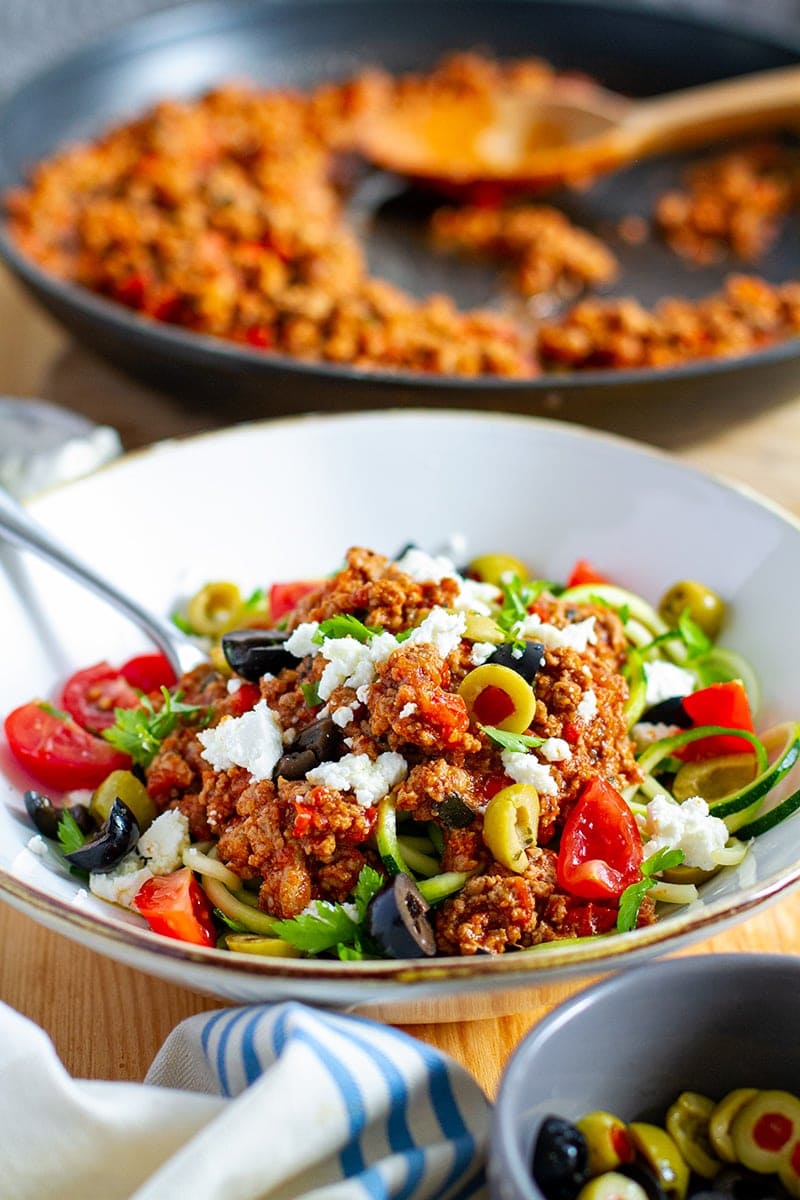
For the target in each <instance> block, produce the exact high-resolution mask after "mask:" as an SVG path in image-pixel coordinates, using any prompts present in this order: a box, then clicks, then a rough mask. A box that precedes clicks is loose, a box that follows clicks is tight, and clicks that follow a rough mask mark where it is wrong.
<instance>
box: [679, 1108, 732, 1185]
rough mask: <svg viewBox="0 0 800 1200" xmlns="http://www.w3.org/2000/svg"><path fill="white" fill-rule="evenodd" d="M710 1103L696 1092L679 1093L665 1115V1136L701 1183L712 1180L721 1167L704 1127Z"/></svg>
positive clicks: (710, 1110) (710, 1109)
mask: <svg viewBox="0 0 800 1200" xmlns="http://www.w3.org/2000/svg"><path fill="white" fill-rule="evenodd" d="M713 1111H714V1101H713V1100H710V1099H709V1098H708V1096H702V1095H701V1094H700V1093H699V1092H681V1094H680V1096H678V1099H677V1100H676V1101H675V1103H674V1104H673V1105H671V1106H670V1108H669V1110H668V1112H667V1133H669V1135H670V1137H671V1138H672V1140H673V1141H674V1142H675V1145H676V1146H677V1147H678V1149H679V1150H680V1152H681V1154H682V1155H683V1157H684V1158H685V1159H686V1162H687V1163H688V1164H689V1166H690V1167H691V1168H692V1170H693V1171H695V1172H696V1173H697V1174H698V1175H702V1177H703V1179H713V1178H714V1176H715V1175H716V1174H717V1172H718V1171H719V1169H720V1167H721V1166H722V1163H721V1162H720V1160H719V1159H718V1158H717V1157H716V1155H715V1154H714V1150H713V1147H712V1145H711V1140H710V1137H709V1133H708V1123H709V1121H710V1119H711V1114H712V1113H713Z"/></svg>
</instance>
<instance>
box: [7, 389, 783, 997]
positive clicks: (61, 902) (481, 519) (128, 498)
mask: <svg viewBox="0 0 800 1200" xmlns="http://www.w3.org/2000/svg"><path fill="white" fill-rule="evenodd" d="M32 510H33V512H34V514H35V515H36V516H37V517H38V518H39V519H40V520H41V521H42V522H43V523H44V524H46V525H47V526H48V528H50V529H51V530H52V531H53V532H54V533H55V534H57V535H58V536H60V537H61V538H62V539H63V540H64V541H65V542H66V543H67V544H68V545H69V546H70V547H72V549H73V550H75V551H76V552H77V553H79V554H80V555H81V556H82V557H83V558H84V559H87V560H90V561H92V562H93V563H94V564H95V565H96V566H97V567H98V568H99V569H100V570H101V571H103V572H104V573H105V574H106V575H107V576H109V577H110V578H112V579H113V580H114V581H115V582H116V583H117V584H119V585H121V586H122V587H123V588H125V589H128V590H129V591H130V592H131V593H133V594H135V595H136V596H137V598H138V599H139V600H140V601H141V602H143V603H144V604H145V605H147V606H149V607H150V608H151V609H153V610H155V611H157V612H160V613H162V614H164V615H166V614H167V613H168V612H169V611H171V609H172V607H173V605H174V603H175V601H176V599H178V598H180V597H181V596H185V595H186V594H188V593H191V592H192V591H193V590H194V589H195V588H197V587H199V586H200V585H201V584H202V583H204V582H205V581H207V580H208V579H210V578H211V579H213V578H217V579H221V578H230V579H235V580H237V581H238V582H239V583H240V584H241V585H242V586H243V587H246V588H249V587H251V586H256V585H258V584H262V583H269V582H270V581H271V580H273V579H281V578H283V579H289V578H292V577H302V576H304V575H308V574H312V573H317V572H324V571H327V570H330V569H333V567H335V566H336V564H337V563H338V562H339V561H341V558H342V555H343V553H344V551H345V550H346V548H347V547H349V546H351V545H358V544H360V545H364V546H369V547H371V548H373V549H376V550H380V551H384V552H387V553H390V554H391V553H395V552H397V551H398V550H399V549H400V547H402V546H403V545H404V544H405V543H406V542H408V541H414V542H416V543H417V544H419V545H423V546H425V547H427V548H430V549H431V550H435V549H438V548H439V547H440V546H441V545H442V544H443V543H444V542H445V541H447V539H448V538H450V537H451V535H453V534H456V533H459V534H463V535H465V537H466V538H467V542H468V550H469V553H470V555H471V554H475V553H479V552H482V551H489V550H492V549H495V550H504V551H508V552H510V553H512V554H516V555H518V556H520V557H521V558H523V559H524V560H525V561H526V562H528V563H529V564H530V566H531V567H532V569H534V570H535V571H536V572H537V573H541V574H542V575H544V576H547V577H550V578H560V577H564V576H565V574H566V573H567V572H568V570H569V568H570V566H571V565H572V563H573V562H574V561H575V559H577V558H579V557H588V558H590V559H592V560H594V561H595V562H597V563H598V564H599V565H601V566H602V568H603V569H604V571H605V572H606V573H608V574H609V575H610V576H611V577H612V578H614V579H616V580H617V581H619V582H620V583H623V584H625V585H626V586H628V587H630V588H632V589H634V590H636V591H638V592H640V593H641V594H643V595H645V596H648V597H650V598H652V599H657V598H658V596H659V595H660V594H661V592H662V591H663V590H664V589H665V587H667V586H668V585H669V584H671V583H673V582H674V581H675V580H677V579H682V578H687V577H688V578H692V577H694V578H701V579H703V580H705V581H706V582H707V583H708V584H710V585H711V586H713V587H714V588H716V589H717V590H718V591H719V592H720V593H721V594H722V595H723V596H724V597H726V599H727V600H728V601H729V603H730V606H731V612H732V617H731V620H730V623H729V625H728V627H727V629H726V636H725V643H726V644H727V645H729V646H731V647H732V648H733V649H736V650H739V651H740V652H742V653H743V654H745V655H746V656H747V657H748V658H749V659H751V660H752V661H753V662H754V663H755V664H756V666H757V668H758V670H759V673H760V676H761V679H762V682H763V689H764V702H763V707H762V711H761V713H760V715H759V725H760V727H762V728H766V727H767V726H768V725H770V724H774V723H776V722H777V721H779V720H784V719H787V718H789V717H791V716H797V715H798V709H800V699H799V698H798V689H797V679H798V678H800V638H798V637H797V636H796V623H797V593H798V586H799V585H800V528H798V526H797V525H796V524H795V523H793V522H792V520H791V519H790V518H788V517H787V516H786V515H785V514H782V513H780V512H779V511H777V510H776V509H774V508H772V507H770V506H769V505H768V504H765V503H763V502H761V501H759V500H758V499H756V498H754V497H753V496H751V495H749V494H747V493H745V492H742V491H738V490H736V489H733V488H731V487H729V486H726V485H724V484H722V483H720V482H719V481H717V480H714V479H711V478H708V477H706V476H704V475H702V474H700V473H698V472H696V471H694V470H692V469H690V468H687V467H685V466H682V465H680V464H678V463H677V462H675V461H673V460H671V459H670V458H668V457H665V456H664V455H661V454H659V453H656V452H653V451H651V450H648V449H644V448H643V447H641V446H637V445H634V444H633V443H629V442H625V441H621V440H619V439H616V438H611V437H607V436H603V435H598V434H595V433H590V432H587V431H584V430H581V429H578V428H575V427H568V426H563V425H559V424H557V423H552V422H547V421H540V420H535V419H532V418H525V417H511V416H496V415H482V414H466V413H458V412H455V413H449V414H448V413H432V412H424V411H422V412H420V411H413V412H407V413H397V412H389V413H378V414H359V415H352V416H350V415H345V416H338V417H324V418H322V417H315V416H311V417H301V418H297V419H291V420H286V421H280V422H276V423H267V424H257V425H244V426H239V427H236V428H233V429H231V430H228V431H226V432H223V433H219V434H213V435H208V436H204V437H199V438H195V439H191V440H187V441H183V442H172V443H166V444H161V445H158V446H156V447H155V448H154V449H152V450H149V451H147V452H144V453H141V454H137V455H133V456H131V457H129V458H127V459H123V460H120V461H118V462H117V463H116V464H113V465H112V466H110V467H107V468H105V469H104V470H102V471H100V472H99V473H97V474H95V475H93V476H91V477H89V478H87V479H85V480H82V481H80V482H78V483H74V484H71V485H68V486H66V487H62V488H60V489H59V490H58V491H55V492H52V493H50V494H48V495H45V496H43V497H41V498H40V499H38V500H37V501H36V502H35V503H34V504H33V505H32ZM0 612H2V614H3V635H4V636H3V644H4V648H3V657H4V662H3V671H2V673H0V713H2V714H5V713H7V712H8V711H10V710H11V709H12V708H13V707H15V706H16V705H18V704H21V703H23V702H25V701H27V700H30V699H32V698H33V697H35V696H52V695H53V694H54V689H55V688H56V687H57V686H58V684H59V683H60V682H61V681H63V679H64V678H65V676H66V675H67V674H68V673H69V672H70V671H72V670H73V669H75V668H77V667H80V666H86V665H88V664H90V663H93V662H97V661H98V660H100V659H103V658H106V659H108V660H109V661H111V662H114V661H123V659H124V658H125V657H126V656H128V655H130V654H131V653H136V652H138V651H140V650H141V649H143V648H145V647H144V643H143V641H142V637H141V635H140V634H138V633H137V632H136V631H135V630H134V629H133V628H132V627H131V626H130V625H128V624H127V623H126V622H125V621H124V620H122V619H121V618H120V617H118V616H117V615H116V614H115V613H114V612H112V611H110V610H109V609H108V608H107V607H106V606H105V605H104V604H102V603H101V602H100V601H98V600H96V599H94V598H93V597H92V596H90V595H89V594H87V593H86V592H85V591H83V590H82V589H80V588H79V587H77V586H76V585H75V584H73V583H71V582H70V581H69V580H67V579H65V578H63V577H61V576H59V575H58V574H56V573H55V572H54V571H53V570H52V569H51V568H49V567H47V566H46V565H45V564H42V563H39V562H38V561H35V560H33V559H31V558H30V557H21V556H18V555H17V554H16V553H14V552H13V551H10V550H7V549H3V548H0ZM0 752H1V753H2V755H3V757H2V759H0V770H2V776H0V797H1V798H2V801H3V802H2V803H0V894H1V895H2V896H3V898H4V899H6V900H8V901H9V902H10V903H11V904H15V905H17V906H19V907H20V908H21V909H23V910H24V911H26V912H28V913H29V914H30V915H31V916H34V917H36V918H37V919H39V920H41V921H43V922H44V923H46V924H47V925H49V926H51V927H52V928H54V929H57V930H59V931H60V932H62V933H64V934H66V935H67V936H68V937H72V938H74V939H76V940H79V941H81V942H83V943H84V944H88V945H90V946H92V947H93V948H95V949H97V950H98V951H100V952H102V953H105V954H109V955H111V956H112V957H114V958H117V959H120V960H121V961H124V962H127V963H130V964H133V965H135V966H137V967H139V968H141V969H142V970H145V971H149V972H151V973H153V974H156V975H159V976H162V977H164V978H166V979H169V980H172V981H175V982H179V983H182V984H184V985H186V986H188V987H192V988H196V989H198V990H204V991H207V992H211V993H213V994H216V995H219V996H222V997H224V998H227V999H232V1000H241V1001H248V1002H254V1001H261V1000H272V999H278V998H284V997H288V996H291V997H296V998H298V999H301V1000H306V1001H310V1002H319V1003H326V1004H335V1005H340V1006H350V1005H359V1006H370V1005H376V1004H377V1005H380V1006H381V1011H382V1012H388V1011H391V1012H392V1013H393V1014H394V1015H395V1016H396V1018H397V1019H402V1020H412V1019H419V1020H431V1019H437V1018H442V1019H452V1018H454V1017H458V1016H466V1015H469V1016H479V1015H487V1014H490V1013H497V1012H500V1011H511V1010H513V1009H514V1008H516V1007H520V1008H521V1007H523V1006H524V1005H525V1004H526V1003H530V1000H531V996H530V990H531V989H535V988H536V987H537V986H539V985H540V984H542V983H544V982H547V983H551V982H553V981H554V980H556V979H558V978H563V977H566V976H571V975H576V974H590V973H591V974H597V973H598V972H602V971H608V970H612V969H616V968H618V967H622V966H626V965H628V964H633V963H637V962H640V961H641V960H643V959H645V958H648V957H650V956H653V955H657V954H659V953H664V952H667V951H669V950H673V949H675V948H676V947H677V946H678V945H679V944H682V943H684V942H686V941H687V940H689V939H692V938H696V937H699V936H701V935H704V934H711V933H713V932H717V931H718V930H719V929H720V928H721V927H722V926H723V925H725V924H727V923H728V922H731V921H734V920H737V919H739V918H741V917H742V916H744V915H745V914H747V913H749V912H751V911H752V910H753V909H754V908H756V907H757V906H759V905H761V904H763V903H765V902H766V901H768V900H770V899H772V898H774V897H776V896H778V895H780V894H782V893H784V892H785V891H787V890H788V889H789V888H790V887H792V886H793V885H795V883H797V881H798V879H800V855H799V854H798V851H797V849H796V843H797V841H798V838H797V834H798V833H800V815H798V816H797V817H795V818H793V819H792V820H791V822H790V824H789V825H787V826H782V827H780V828H779V829H777V830H775V831H774V832H773V833H772V834H767V835H764V836H763V837H762V838H760V839H759V840H758V843H757V845H756V846H755V848H754V849H753V851H752V853H751V854H750V855H749V856H748V858H747V859H746V860H745V863H744V864H743V865H742V866H741V867H739V868H737V869H735V870H734V869H728V870H727V871H725V872H723V873H722V874H720V875H719V876H718V877H717V878H716V879H715V880H714V881H712V882H711V883H710V884H708V885H706V890H705V891H704V893H703V899H702V902H701V903H699V904H695V905H692V906H691V907H689V908H687V909H684V910H682V911H680V912H675V913H674V914H673V915H671V916H669V917H667V918H665V919H664V920H662V921H660V922H658V923H657V924H655V925H653V926H650V927H648V928H646V929H641V930H637V931H634V932H632V933H630V934H625V935H621V936H619V937H615V938H612V939H606V938H603V939H598V940H597V941H596V942H588V943H583V944H579V945H577V946H559V945H558V944H555V945H554V946H553V947H552V948H547V949H544V950H542V949H540V950H538V951H536V952H535V953H529V954H525V953H521V954H507V955H504V956H499V957H497V958H490V957H487V956H478V957H471V958H462V959H433V960H425V961H416V960H415V961H413V962H396V961H394V962H388V961H381V962H363V963H358V962H356V963H342V962H338V961H324V962H323V961H313V960H268V959H256V958H253V957H248V956H245V955H239V956H233V955H230V954H226V953H224V952H218V951H216V950H203V949H196V948H193V947H190V946H186V945H184V944H181V943H179V942H176V941H170V940H168V939H165V938H162V937H158V936H156V935H154V934H152V933H150V932H149V931H148V930H147V929H145V928H144V927H143V924H142V923H141V922H140V920H139V918H138V917H136V916H134V915H127V914H126V913H125V912H124V911H123V910H121V909H116V908H114V907H112V906H110V905H107V904H104V903H103V902H101V901H99V900H96V899H94V898H93V897H90V896H87V895H86V894H85V892H82V891H81V890H80V889H79V888H78V887H77V886H76V885H75V884H73V883H72V882H71V881H69V880H67V879H62V878H60V877H58V876H57V875H55V874H53V873H52V872H50V871H49V870H48V869H47V867H46V866H45V865H44V864H43V863H42V861H41V860H40V859H39V858H37V857H36V856H35V855H34V854H32V853H31V852H30V851H29V850H28V849H27V848H26V847H27V842H28V839H29V838H30V835H31V830H30V827H29V825H28V823H27V821H26V820H25V818H24V812H23V809H22V801H21V792H22V790H23V789H24V787H25V786H29V784H27V783H26V781H25V779H24V778H23V776H22V773H21V772H20V771H19V769H18V768H17V767H16V766H15V764H14V763H13V762H12V761H11V759H10V756H9V754H8V751H7V749H6V748H5V747H2V750H1V751H0ZM526 991H527V993H528V994H527V995H526ZM392 1006H393V1007H392Z"/></svg>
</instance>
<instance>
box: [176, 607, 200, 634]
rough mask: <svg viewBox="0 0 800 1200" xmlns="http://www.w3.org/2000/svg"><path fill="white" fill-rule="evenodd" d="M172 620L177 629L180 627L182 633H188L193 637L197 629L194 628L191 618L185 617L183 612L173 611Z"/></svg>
mask: <svg viewBox="0 0 800 1200" xmlns="http://www.w3.org/2000/svg"><path fill="white" fill-rule="evenodd" d="M170 620H171V621H172V624H173V625H174V626H175V628H176V629H180V631H181V633H185V634H188V636H189V637H192V636H193V635H194V634H195V633H196V630H194V629H193V628H192V625H191V622H190V621H189V618H188V617H185V616H184V615H183V613H179V612H176V613H173V614H172V616H171V617H170Z"/></svg>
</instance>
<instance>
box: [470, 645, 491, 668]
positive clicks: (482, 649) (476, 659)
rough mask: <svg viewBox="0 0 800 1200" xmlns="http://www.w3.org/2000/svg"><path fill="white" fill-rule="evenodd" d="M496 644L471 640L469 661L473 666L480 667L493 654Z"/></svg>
mask: <svg viewBox="0 0 800 1200" xmlns="http://www.w3.org/2000/svg"><path fill="white" fill-rule="evenodd" d="M496 649H497V646H495V644H494V642H473V644H472V653H471V654H470V656H469V661H470V662H471V663H472V665H473V667H482V666H483V664H484V663H485V662H488V661H489V659H490V658H491V657H492V655H493V654H494V652H495V650H496Z"/></svg>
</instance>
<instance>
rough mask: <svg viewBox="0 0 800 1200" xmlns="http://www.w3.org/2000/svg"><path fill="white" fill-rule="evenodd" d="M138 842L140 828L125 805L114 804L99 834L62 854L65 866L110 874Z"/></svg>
mask: <svg viewBox="0 0 800 1200" xmlns="http://www.w3.org/2000/svg"><path fill="white" fill-rule="evenodd" d="M138 840H139V825H138V823H137V821H136V817H135V816H134V815H133V813H132V812H131V810H130V809H129V808H128V806H127V804H123V803H122V801H121V800H120V799H117V800H115V801H114V803H113V804H112V806H111V811H110V812H109V814H108V819H107V820H106V822H105V824H104V825H103V826H102V828H101V829H100V830H99V832H98V833H96V834H95V836H94V837H93V838H92V839H91V840H90V841H88V842H85V843H84V845H83V846H81V847H80V849H79V850H73V851H71V852H70V853H69V854H65V855H64V857H65V858H66V860H67V862H70V863H72V865H73V866H74V867H81V868H82V869H83V870H84V871H97V872H98V873H99V874H105V873H106V872H108V871H112V870H113V869H114V867H115V866H116V865H117V863H118V862H120V861H121V860H122V859H123V858H124V857H125V855H126V854H127V853H128V851H129V850H132V849H133V847H134V846H135V845H136V843H137V842H138Z"/></svg>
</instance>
